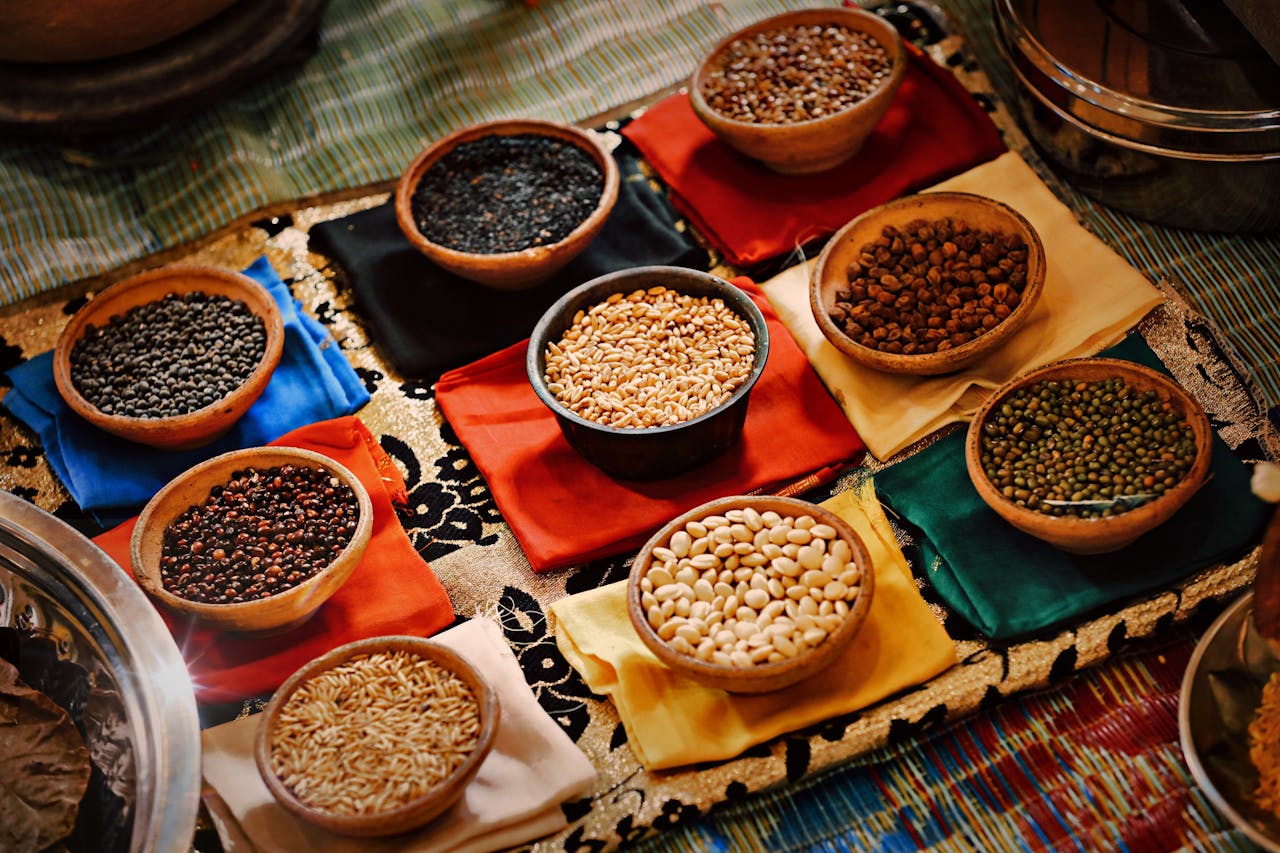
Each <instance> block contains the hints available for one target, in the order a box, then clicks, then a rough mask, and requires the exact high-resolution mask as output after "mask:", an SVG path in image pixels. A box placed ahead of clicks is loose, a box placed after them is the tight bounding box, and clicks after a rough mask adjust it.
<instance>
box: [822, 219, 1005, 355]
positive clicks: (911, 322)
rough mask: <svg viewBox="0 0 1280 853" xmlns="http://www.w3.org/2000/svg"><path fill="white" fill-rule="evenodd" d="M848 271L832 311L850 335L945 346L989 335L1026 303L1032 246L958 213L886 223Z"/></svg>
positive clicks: (910, 349) (911, 349) (891, 349)
mask: <svg viewBox="0 0 1280 853" xmlns="http://www.w3.org/2000/svg"><path fill="white" fill-rule="evenodd" d="M847 274H848V278H849V284H848V287H843V288H839V289H837V290H836V302H835V305H834V306H833V307H832V309H831V311H830V313H829V316H830V317H831V319H832V320H833V321H834V322H835V324H836V326H838V327H839V328H840V329H841V330H842V331H843V332H844V333H845V334H846V335H848V336H849V337H850V338H852V339H853V340H854V341H855V342H857V343H859V344H861V345H862V346H865V347H870V348H871V349H875V350H879V351H881V352H887V353H898V354H902V355H916V354H924V353H933V352H940V351H942V350H948V349H952V348H954V347H959V346H963V345H965V344H967V343H969V342H970V341H973V340H975V339H977V338H978V337H980V336H982V335H984V334H986V333H987V332H989V331H991V330H992V329H994V328H995V327H996V326H997V325H999V324H1000V322H1001V321H1003V320H1004V319H1005V318H1007V317H1008V316H1009V315H1010V314H1012V313H1013V312H1014V310H1015V309H1016V308H1017V307H1018V305H1019V304H1021V302H1022V294H1023V291H1024V290H1025V289H1026V284H1027V246H1026V244H1025V243H1024V242H1022V240H1021V239H1020V238H1019V237H1018V236H1017V235H1015V234H1002V233H998V232H991V231H984V230H978V229H974V228H971V227H970V226H969V225H968V224H967V223H966V222H965V221H964V220H961V219H956V220H953V219H950V218H947V219H942V220H937V221H925V220H921V219H917V220H914V221H912V222H909V223H907V224H906V225H904V226H903V227H902V228H901V229H899V228H896V227H894V226H892V225H887V226H885V228H884V229H883V230H882V231H881V234H880V236H879V237H878V238H876V240H874V241H873V242H871V243H868V244H867V245H865V246H863V247H862V248H861V249H860V250H859V254H858V257H857V259H855V260H854V261H852V262H851V263H850V264H849V267H848V270H847Z"/></svg>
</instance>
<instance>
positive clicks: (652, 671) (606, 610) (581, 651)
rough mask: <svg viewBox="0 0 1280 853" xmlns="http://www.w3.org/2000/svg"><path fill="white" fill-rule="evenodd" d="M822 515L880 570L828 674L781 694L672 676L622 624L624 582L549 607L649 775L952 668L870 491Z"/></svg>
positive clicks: (833, 504) (852, 494)
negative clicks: (867, 604)
mask: <svg viewBox="0 0 1280 853" xmlns="http://www.w3.org/2000/svg"><path fill="white" fill-rule="evenodd" d="M822 506H824V507H826V508H827V509H829V510H831V511H832V512H834V513H836V514H837V515H839V516H840V517H841V518H843V519H844V520H845V521H847V522H849V524H850V525H851V526H852V527H853V529H854V530H856V531H857V533H858V535H859V536H860V537H861V538H862V540H863V542H864V543H866V546H867V550H868V551H869V552H870V554H871V562H872V565H874V566H875V571H876V584H875V594H874V596H873V597H872V599H871V609H870V611H868V614H867V621H866V622H865V623H864V624H863V626H862V628H861V629H860V630H859V631H858V634H857V636H856V637H854V639H853V642H852V643H850V645H849V647H848V648H847V649H845V651H844V652H843V653H842V654H841V655H840V657H838V658H837V659H836V660H835V661H834V662H833V663H832V664H831V665H830V666H829V667H827V668H825V669H824V670H823V671H822V672H820V673H817V674H816V675H813V676H811V677H810V678H807V679H805V680H804V681H801V682H799V683H798V684H795V685H793V686H791V687H788V688H787V689H786V690H782V691H778V692H774V693H762V694H756V695H745V694H741V695H735V694H731V693H726V692H724V691H723V690H716V689H714V688H710V687H704V686H702V685H700V684H698V683H696V682H694V681H691V680H690V679H688V678H687V677H685V676H683V675H680V674H677V673H675V672H674V671H672V670H670V669H668V668H667V667H666V666H665V665H664V664H662V663H659V661H658V659H657V658H655V657H654V656H653V654H652V653H651V652H650V651H649V650H648V649H647V648H646V647H645V645H644V643H642V642H641V641H640V638H639V637H638V636H636V632H635V629H634V628H632V626H631V623H630V621H628V619H627V602H626V581H619V582H618V583H615V584H610V585H609V586H606V587H602V588H600V589H595V590H591V591H590V592H583V593H579V594H577V595H572V596H569V597H567V598H562V599H560V600H559V601H557V602H556V603H555V604H553V605H552V606H551V613H552V615H553V617H554V630H555V635H556V642H557V644H558V645H559V647H560V651H561V652H562V653H563V654H564V656H565V658H566V659H568V661H569V663H570V664H571V665H572V666H573V668H574V669H576V670H577V671H578V672H579V673H580V674H581V675H582V677H583V679H584V680H585V681H586V682H587V686H588V687H590V688H591V690H592V691H593V692H595V693H602V694H605V695H607V696H608V697H609V698H610V699H611V700H612V701H613V704H614V706H615V707H616V708H617V710H618V716H619V717H621V718H622V724H623V726H625V727H626V730H627V738H628V741H629V743H630V744H631V749H632V751H633V752H635V754H636V757H637V758H638V759H640V761H641V763H642V764H644V766H645V767H646V768H648V769H650V770H655V769H660V768H664V767H676V766H679V765H682V764H691V763H694V762H698V761H719V760H722V759H726V758H732V757H733V756H735V755H738V754H739V753H741V752H742V751H743V750H744V749H747V748H748V747H750V746H753V745H755V744H757V743H763V742H764V741H766V740H769V739H770V738H773V737H776V736H777V735H780V734H782V733H784V732H789V731H794V730H796V729H799V728H803V727H805V726H809V725H813V724H815V723H819V722H821V721H823V720H826V719H828V718H830V717H834V716H837V715H839V714H847V713H850V712H852V711H856V710H858V709H859V708H865V707H866V706H868V705H870V704H872V703H874V702H878V701H880V700H881V699H883V698H885V697H886V696H890V695H892V694H894V693H896V692H898V691H899V690H903V689H905V688H907V687H911V686H912V685H916V684H921V683H923V682H925V681H928V680H929V679H930V678H933V677H934V676H935V675H937V674H938V673H940V672H942V671H943V670H946V669H948V668H949V667H950V666H951V665H952V664H954V663H955V661H956V650H955V644H954V643H953V642H952V641H951V638H950V637H948V636H947V633H946V631H944V630H943V628H942V625H941V624H939V622H938V620H937V619H936V618H935V617H934V615H933V613H932V612H931V611H930V610H929V606H928V605H927V604H925V602H924V599H922V598H921V597H920V593H919V591H918V590H917V589H916V586H915V581H914V580H913V579H912V577H911V570H910V569H909V568H908V567H907V561H906V558H905V557H903V554H902V551H901V549H899V548H898V543H897V540H895V539H894V536H893V531H892V529H890V527H889V522H888V521H887V520H886V519H885V517H884V513H883V512H882V511H881V508H880V505H879V503H878V502H877V501H876V497H875V490H874V488H873V487H872V486H871V485H870V484H869V483H868V484H864V485H863V486H862V487H860V488H859V489H858V490H857V491H848V492H842V493H841V494H839V495H836V496H835V497H834V498H831V499H830V500H828V501H825V502H823V504H822Z"/></svg>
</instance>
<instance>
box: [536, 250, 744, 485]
mask: <svg viewBox="0 0 1280 853" xmlns="http://www.w3.org/2000/svg"><path fill="white" fill-rule="evenodd" d="M657 285H665V286H666V287H668V288H670V289H672V290H675V291H677V292H679V293H683V294H688V295H692V296H709V297H712V298H719V299H723V300H724V302H725V304H726V305H727V306H728V307H729V308H730V309H732V310H733V311H734V312H735V313H736V314H737V315H738V316H739V317H741V318H743V319H744V320H746V321H747V323H748V324H749V325H750V326H751V331H752V333H753V334H754V335H755V363H754V365H753V367H752V370H751V373H750V375H749V376H748V377H747V380H746V381H745V382H744V383H743V384H742V385H741V386H740V387H739V388H738V389H737V390H736V391H735V392H734V393H733V396H731V397H730V398H729V399H728V400H726V401H725V402H723V403H721V404H720V405H719V406H717V407H716V408H714V409H712V410H711V411H708V412H705V413H703V414H702V415H700V416H698V417H696V418H692V419H690V420H687V421H683V422H681V423H677V424H669V425H666V426H656V427H639V428H628V427H614V426H606V425H604V424H601V423H598V422H596V421H593V420H589V419H587V418H584V417H581V416H580V415H578V414H576V413H574V412H573V411H570V410H569V409H568V408H567V407H566V406H564V405H563V404H562V403H560V401H558V400H557V399H556V397H555V395H554V394H552V393H551V391H550V390H549V389H548V388H547V382H546V378H545V374H546V354H547V348H548V345H549V344H551V343H554V342H556V341H559V340H560V339H561V336H562V335H563V334H564V331H565V330H566V329H567V328H569V326H570V325H571V324H572V322H573V318H574V315H575V314H577V312H578V311H580V310H586V309H589V308H591V306H593V305H596V304H598V303H600V302H603V301H605V300H606V299H607V298H608V297H609V296H610V295H611V294H614V293H624V294H625V293H632V292H633V291H636V290H643V289H647V288H650V287H655V286H657ZM768 358H769V327H768V326H767V325H766V323H765V319H764V315H763V314H762V313H760V309H759V308H757V307H756V305H755V303H754V302H752V301H751V298H750V297H749V296H747V294H746V293H744V292H743V291H741V290H739V289H738V288H737V287H735V286H734V285H732V284H730V283H729V282H727V281H725V280H724V279H722V278H719V277H717V276H714V275H710V274H708V273H704V272H698V271H697V270H691V269H685V268H683V267H666V266H653V267H636V268H633V269H629V270H622V271H619V272H615V273H609V274H608V275H603V276H600V277H599V278H596V279H593V280H591V281H589V282H587V283H585V284H583V285H581V286H579V287H577V288H575V289H573V290H571V291H569V292H568V293H566V294H565V295H564V296H562V297H561V298H560V299H559V300H557V301H556V303H555V304H554V305H552V306H551V307H550V308H548V309H547V311H546V313H544V314H543V315H542V318H541V319H539V320H538V323H537V325H536V326H535V327H534V329H533V334H532V335H530V337H529V348H528V350H527V351H526V355H525V369H526V371H527V373H528V376H529V383H530V384H531V385H532V386H533V390H534V393H535V394H537V395H538V399H540V400H541V401H542V402H543V403H544V404H545V405H546V406H547V408H548V409H550V410H551V411H552V413H554V414H555V416H556V421H557V423H558V424H559V426H560V430H561V432H563V433H564V437H565V439H566V440H567V441H568V442H569V445H570V446H571V447H573V448H574V449H575V450H576V451H578V452H579V453H580V454H582V456H583V457H584V458H585V459H587V461H589V462H591V463H592V464H594V465H595V466H597V467H598V468H600V469H602V470H603V471H604V472H605V473H607V474H609V475H611V476H614V477H619V478H622V479H628V480H660V479H665V478H667V477H674V476H676V475H678V474H681V473H683V472H685V471H687V470H689V469H690V468H693V467H695V466H697V465H701V464H703V463H704V462H709V461H710V460H712V459H714V458H715V457H717V456H720V455H721V454H723V453H724V452H725V451H727V450H728V449H729V448H730V447H732V446H733V445H734V444H735V443H736V442H737V441H738V439H739V438H740V437H741V435H742V425H743V423H744V422H745V421H746V417H747V404H748V401H749V398H750V395H751V389H752V387H753V386H754V385H755V383H756V380H757V379H759V378H760V374H761V373H762V372H763V371H764V366H765V362H766V361H767V360H768Z"/></svg>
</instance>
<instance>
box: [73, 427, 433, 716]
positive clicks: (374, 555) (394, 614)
mask: <svg viewBox="0 0 1280 853" xmlns="http://www.w3.org/2000/svg"><path fill="white" fill-rule="evenodd" d="M271 443H272V444H273V445H284V446H286V447H301V448H304V449H306V450H314V451H315V452H317V453H323V454H324V455H326V456H328V457H330V458H331V459H334V460H336V461H337V462H339V463H341V464H342V465H344V466H346V467H347V469H348V470H350V471H351V473H353V474H355V475H356V477H357V478H359V480H360V482H361V483H363V484H364V487H365V489H366V490H368V492H369V498H370V500H371V501H372V502H373V533H372V536H371V538H370V541H369V547H368V548H367V549H366V550H365V553H364V557H363V558H362V559H361V560H360V564H359V565H358V566H356V569H355V571H354V572H352V573H351V578H350V579H349V580H348V581H347V582H346V583H345V584H343V585H342V587H341V588H339V589H338V591H337V592H335V593H334V594H333V596H332V597H331V598H330V599H329V600H328V601H326V602H325V603H324V604H323V605H321V607H320V609H319V610H317V611H316V613H315V615H313V616H312V617H311V618H310V619H308V620H307V621H306V622H304V623H303V624H302V625H300V626H298V627H297V628H295V629H293V630H292V631H289V632H288V633H285V634H278V635H276V636H271V637H265V638H264V637H254V636H246V635H237V634H231V633H226V632H223V631H221V630H218V629H216V628H209V627H205V626H203V625H200V624H199V623H196V622H194V621H192V620H189V619H182V618H179V617H175V616H173V615H172V614H170V613H168V612H167V611H165V610H164V609H163V608H162V607H161V608H158V609H159V610H160V615H161V616H162V617H164V620H165V623H166V624H167V625H168V626H169V630H170V631H171V632H173V636H174V639H175V640H177V642H178V648H180V649H181V650H182V656H183V658H185V659H186V662H187V670H188V671H189V672H190V673H191V681H192V684H193V685H194V687H195V691H196V698H197V699H198V700H200V701H201V702H234V701H238V700H240V699H243V698H245V697H248V696H257V695H260V694H263V693H267V692H270V691H272V690H275V689H276V688H277V687H279V686H280V684H281V683H282V682H284V680H285V679H286V678H288V677H289V676H290V675H292V674H293V672H294V671H295V670H297V669H298V667H300V666H302V665H303V664H304V663H306V662H307V661H309V660H311V659H312V658H315V657H318V656H320V655H322V654H324V653H325V652H327V651H329V650H330V649H334V648H337V647H338V646H341V645H343V644H344V643H349V642H351V641H353V640H360V639H364V638H365V637H377V636H382V635H385V634H411V635H415V636H419V637H425V636H429V635H431V634H434V633H435V632H437V631H439V630H441V629H442V628H446V627H448V626H449V625H450V624H452V623H453V605H452V604H450V603H449V596H448V594H447V593H445V591H444V587H443V586H441V585H440V581H439V580H437V579H436V576H435V574H434V573H433V572H432V571H431V569H430V567H428V566H427V564H426V562H424V561H423V559H422V557H420V556H419V555H418V552H417V551H416V550H415V549H414V547H413V543H412V542H410V541H409V535H408V534H407V533H405V531H404V528H403V527H401V526H400V521H399V519H398V518H396V511H395V507H394V505H393V504H404V503H406V502H407V501H408V495H407V494H406V491H405V484H404V479H403V478H402V477H401V476H400V471H399V469H398V468H396V466H395V463H394V462H393V461H392V460H391V457H390V456H388V455H387V452H386V451H385V450H383V449H382V447H381V446H380V445H379V444H378V442H377V440H376V439H375V438H374V437H373V435H372V434H371V433H370V432H369V429H368V427H366V426H365V425H364V423H362V422H361V421H360V420H359V419H358V418H354V417H345V418H337V419H334V420H328V421H321V422H319V423H315V424H311V425H310V426H305V427H302V428H301V429H296V430H294V431H293V432H290V433H286V434H285V435H283V436H281V437H280V438H279V439H277V440H276V441H273V442H271ZM136 522H137V518H133V519H130V520H129V521H126V522H125V523H124V524H121V525H120V526H119V527H116V528H113V529H111V530H108V531H107V532H106V533H103V534H102V535H101V536H98V537H97V538H96V539H94V542H96V543H98V546H99V547H100V548H102V550H104V551H106V552H107V554H108V555H110V556H111V557H112V558H113V559H114V560H115V561H116V562H117V563H119V564H120V565H121V566H123V567H124V569H125V571H128V572H130V574H132V572H131V571H130V561H129V538H130V537H131V536H132V535H133V527H134V524H135V523H136Z"/></svg>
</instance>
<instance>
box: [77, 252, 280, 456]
mask: <svg viewBox="0 0 1280 853" xmlns="http://www.w3.org/2000/svg"><path fill="white" fill-rule="evenodd" d="M195 291H203V292H204V293H207V294H210V295H219V296H226V297H229V298H231V299H236V300H239V301H240V302H243V303H245V304H246V305H248V306H249V310H251V311H252V312H253V313H254V314H255V315H257V316H258V318H259V319H261V320H262V323H263V327H264V328H265V330H266V334H267V340H266V346H265V347H264V351H263V355H262V360H261V361H260V362H258V366H257V367H256V368H255V369H254V371H253V372H252V373H251V374H250V375H249V377H248V378H247V379H245V381H244V382H243V383H241V385H240V386H239V387H238V388H236V389H235V390H233V391H232V392H231V393H230V394H227V395H226V396H224V397H223V398H222V399H220V400H217V401H215V402H213V403H211V404H210V405H208V406H205V407H204V408H201V409H197V410H195V411H193V412H188V413H186V414H183V415H173V416H170V417H164V418H135V417H126V416H124V415H115V414H104V413H103V412H102V411H100V410H99V409H98V408H97V407H96V406H94V405H93V404H92V403H90V402H89V401H88V400H87V399H85V398H84V396H83V395H81V393H80V392H79V391H78V390H77V389H76V387H75V384H74V383H73V382H72V381H71V351H72V349H73V348H74V347H75V345H76V342H77V341H79V340H80V338H81V337H83V336H84V334H85V331H86V328H87V327H88V326H90V325H94V326H99V327H101V326H103V325H105V324H106V323H107V321H108V320H109V319H110V318H111V317H113V316H118V315H121V314H123V313H125V312H126V311H128V310H129V309H131V308H136V307H137V306H139V305H145V304H147V303H150V302H157V301H159V300H160V299H163V298H164V297H165V296H167V295H169V294H171V293H172V294H184V293H192V292H195ZM283 348H284V323H283V321H282V319H281V317H280V309H279V307H278V306H277V305H276V301H275V300H274V299H273V298H272V297H271V294H270V293H268V292H267V291H266V289H265V288H263V287H262V285H260V284H258V283H257V282H256V281H254V280H253V279H251V278H249V277H248V276H246V275H242V274H241V273H238V272H230V271H228V270H221V269H215V268H212V267H181V266H176V267H165V268H163V269H158V270H152V271H151V272H146V273H143V274H142V275H138V276H134V277H133V278H128V279H125V280H124V281H121V282H118V283H116V284H113V285H112V286H111V287H108V288H107V289H106V290H104V291H102V292H101V293H99V294H98V295H97V296H95V297H94V298H93V299H91V300H90V301H89V302H88V303H87V304H86V305H85V306H84V307H83V308H81V309H80V310H79V311H77V312H76V313H75V315H74V316H73V317H72V318H71V320H70V321H69V322H68V323H67V325H66V326H65V327H64V328H63V330H62V333H61V334H60V335H59V336H58V342H57V345H56V346H55V347H54V351H53V379H54V383H55V384H56V385H57V388H58V393H59V394H60V395H61V396H62V399H63V400H65V401H66V403H67V405H68V406H70V407H71V410H72V411H73V412H75V413H76V414H77V415H79V416H80V417H82V418H84V419H85V420H86V421H88V422H89V423H91V424H93V425H94V426H96V427H98V428H99V429H101V430H104V431H105V432H109V433H111V434H112V435H116V436H119V437H120V438H124V439H127V440H129V441H134V442H137V443H138V444H146V445H149V446H151V447H158V448H162V449H165V450H181V449H187V448H192V447H200V446H202V445H205V444H208V443H209V442H211V441H214V440H216V439H218V438H219V437H221V436H222V435H223V434H225V433H226V432H227V431H228V430H229V429H231V427H232V426H234V425H235V423H236V421H238V420H239V419H240V417H241V416H242V415H244V413H245V412H247V411H248V410H249V407H250V406H252V405H253V403H254V401H255V400H257V399H258V397H259V396H260V395H261V394H262V392H263V390H264V389H265V388H266V387H267V383H268V382H270V381H271V374H272V372H273V371H274V370H275V369H276V365H277V364H279V362H280V353H281V352H282V350H283ZM140 355H142V356H143V357H145V354H140Z"/></svg>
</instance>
